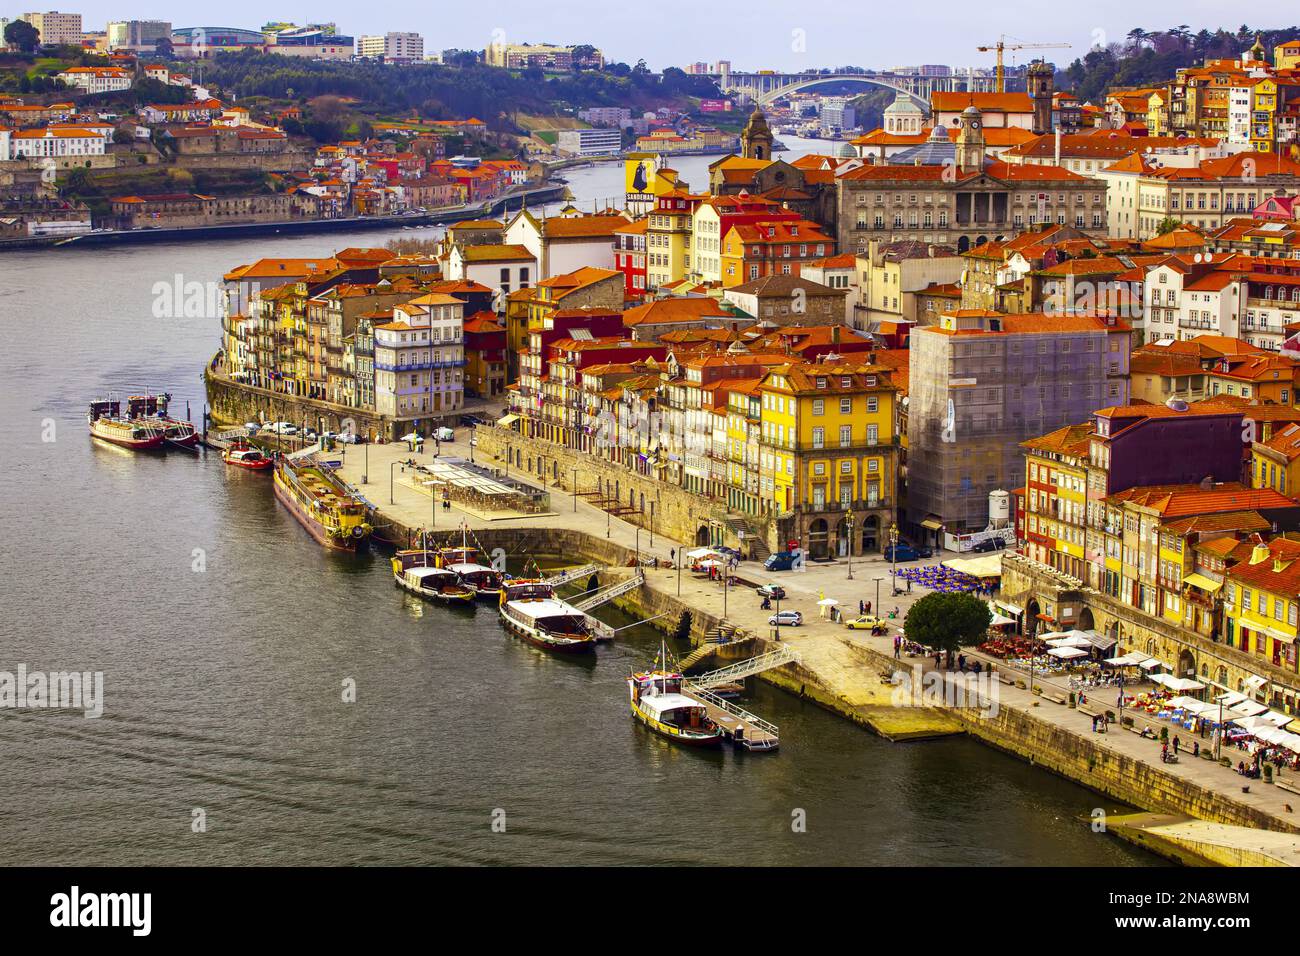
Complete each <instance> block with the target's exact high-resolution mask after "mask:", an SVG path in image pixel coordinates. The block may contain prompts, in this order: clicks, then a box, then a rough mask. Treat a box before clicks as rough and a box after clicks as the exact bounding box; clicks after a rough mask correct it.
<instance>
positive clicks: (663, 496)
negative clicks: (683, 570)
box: [474, 425, 744, 550]
mask: <svg viewBox="0 0 1300 956" xmlns="http://www.w3.org/2000/svg"><path fill="white" fill-rule="evenodd" d="M474 432H475V435H476V437H477V440H478V453H479V455H481V456H483V458H484V460H485V461H486V460H487V458H489V457H491V458H493V459H496V461H497V462H498V463H500V466H501V467H502V468H503V469H504V467H505V462H506V457H507V455H509V457H510V470H511V471H516V470H517V471H520V472H523V473H525V474H529V475H533V476H540V475H545V477H546V482H547V484H548V485H549V486H551V487H552V488H553V489H555V490H556V491H561V490H562V491H567V492H569V493H570V494H571V493H572V492H573V485H574V481H575V478H576V481H577V485H578V494H579V495H581V494H583V493H584V492H589V491H596V490H602V489H604V488H605V487H607V486H608V488H609V489H610V494H611V496H612V497H614V498H616V499H617V501H618V502H619V505H620V506H622V507H632V508H636V509H637V511H635V512H631V513H628V514H621V515H619V516H618V517H619V518H620V519H622V520H624V521H628V522H631V523H632V524H635V525H640V526H641V527H643V528H646V529H649V528H650V527H651V505H652V504H653V506H654V514H653V523H654V530H655V532H656V533H662V534H664V535H666V536H668V537H670V538H675V539H676V540H678V541H691V542H701V543H707V544H725V545H729V546H731V547H734V548H738V549H741V550H744V548H743V544H744V543H743V542H742V541H741V540H740V538H739V536H738V535H737V534H736V532H735V530H733V529H732V528H731V527H730V526H729V525H728V523H727V522H728V519H730V518H733V517H734V516H732V515H731V514H730V513H729V512H728V511H727V509H726V507H725V506H723V505H720V504H717V503H715V502H712V501H709V500H708V499H707V498H702V497H700V496H699V495H697V494H694V493H692V492H689V491H686V490H685V489H683V488H680V487H678V486H676V485H670V484H668V483H666V482H662V481H659V480H657V479H655V478H651V477H649V476H647V475H638V474H636V473H635V472H633V471H629V470H628V469H627V468H625V467H623V466H622V465H619V464H615V463H614V462H611V461H606V460H604V459H602V458H597V457H595V456H594V455H591V454H588V453H586V452H581V451H575V450H573V449H568V448H563V447H561V446H559V445H556V444H554V443H553V442H549V441H545V440H543V439H539V438H528V437H526V436H523V435H520V434H519V433H518V432H515V431H512V430H511V429H508V428H502V427H498V426H484V425H480V426H479V427H478V428H476V429H475V430H474ZM575 469H576V470H577V474H576V476H575V473H574V470H575ZM553 500H555V499H553ZM555 507H556V508H557V509H559V508H560V507H561V502H559V501H558V500H555ZM702 537H703V538H704V539H705V540H703V541H701V539H702Z"/></svg>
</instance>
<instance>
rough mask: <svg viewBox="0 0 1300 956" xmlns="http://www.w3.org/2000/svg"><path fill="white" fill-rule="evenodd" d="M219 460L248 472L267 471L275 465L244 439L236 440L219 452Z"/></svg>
mask: <svg viewBox="0 0 1300 956" xmlns="http://www.w3.org/2000/svg"><path fill="white" fill-rule="evenodd" d="M221 460H222V461H224V462H225V463H226V464H227V465H236V466H238V467H240V468H246V469H248V470H249V471H267V470H268V469H270V468H271V466H272V465H274V464H275V461H274V459H272V458H270V457H268V456H267V455H266V454H265V453H264V452H263V451H262V449H260V448H255V447H254V446H253V445H250V444H249V443H248V440H247V439H245V438H236V439H235V440H234V441H233V442H231V443H230V444H229V445H228V446H226V448H225V449H223V450H222V452H221Z"/></svg>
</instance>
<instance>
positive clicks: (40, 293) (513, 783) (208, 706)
mask: <svg viewBox="0 0 1300 956" xmlns="http://www.w3.org/2000/svg"><path fill="white" fill-rule="evenodd" d="M785 138H786V139H787V141H788V142H791V145H793V146H796V147H797V148H798V149H807V148H810V147H811V148H819V149H820V150H821V151H827V150H828V148H833V146H828V144H811V143H809V144H803V143H799V141H795V140H792V139H791V138H789V137H785ZM787 155H791V154H787ZM793 155H797V152H796V153H794V154H793ZM709 161H710V159H709V158H707V157H696V158H690V159H684V160H682V161H681V162H680V164H679V166H680V171H681V172H682V174H683V178H685V179H687V180H688V181H690V182H691V184H692V185H693V186H695V187H696V188H703V186H704V184H705V177H704V173H703V171H704V169H705V168H706V167H707V165H708V163H709ZM568 178H569V180H570V183H571V188H572V189H573V191H574V193H575V195H576V197H577V198H578V200H579V201H580V202H581V203H584V204H586V203H590V202H591V201H592V200H593V199H595V200H598V201H602V203H603V201H604V200H605V199H606V198H615V197H617V195H618V192H619V190H620V189H621V171H620V169H619V168H618V167H617V166H600V167H592V168H585V169H578V170H572V171H570V173H569V175H568ZM415 234H417V235H418V234H430V235H432V234H434V233H432V232H429V231H424V230H422V231H420V232H419V233H415ZM391 235H401V236H406V235H411V233H406V232H399V233H394V234H385V233H376V232H368V233H359V234H357V235H354V236H353V235H349V236H321V237H310V236H309V237H296V238H292V239H283V240H282V239H277V238H274V237H272V238H265V239H258V240H253V241H248V240H223V241H211V242H204V243H195V244H184V245H179V246H176V247H174V248H161V247H155V246H138V247H131V246H123V247H103V248H98V249H83V250H76V249H66V250H45V251H39V252H28V253H19V254H11V255H6V256H4V257H0V328H2V329H3V333H4V347H3V349H0V383H3V389H2V390H0V403H2V404H0V487H2V488H3V489H4V495H3V499H2V500H3V506H2V507H0V516H2V517H3V520H4V525H5V537H6V544H5V546H4V547H3V548H2V549H0V581H2V582H3V594H4V611H5V613H4V614H3V615H2V616H0V671H8V672H15V671H16V670H17V669H18V667H19V665H26V667H27V668H28V670H29V671H60V670H77V671H102V672H103V674H104V681H105V691H104V696H105V703H104V713H103V716H102V717H100V718H98V719H86V718H84V717H83V716H81V715H80V714H73V713H69V712H55V711H41V710H24V711H13V710H4V711H0V735H3V736H2V738H0V739H3V753H4V773H3V774H0V840H2V841H3V843H4V845H5V847H6V860H7V862H9V863H19V864H71V863H81V864H113V863H116V864H145V863H152V864H308V863H312V864H376V863H397V864H430V863H525V864H544V863H636V862H645V863H662V862H690V863H704V862H714V863H717V862H726V863H737V864H791V863H797V864H811V863H822V864H832V865H837V864H903V865H923V864H977V865H985V864H987V865H996V864H1016V863H1023V864H1045V865H1137V864H1143V865H1145V864H1151V863H1154V862H1156V861H1155V860H1154V859H1153V858H1151V857H1149V856H1147V855H1145V854H1143V853H1140V852H1139V851H1137V850H1134V849H1132V848H1130V847H1128V846H1127V845H1125V844H1122V843H1120V842H1118V841H1116V840H1114V839H1112V838H1110V837H1107V836H1104V835H1096V834H1093V833H1092V832H1090V830H1089V828H1088V827H1087V826H1086V825H1085V824H1083V823H1081V822H1080V820H1081V818H1083V817H1086V816H1087V815H1088V814H1089V813H1090V812H1091V811H1092V810H1093V808H1095V807H1098V806H1102V807H1105V808H1107V809H1113V808H1114V805H1113V804H1112V803H1111V802H1110V801H1107V800H1105V799H1103V798H1100V797H1098V796H1096V795H1094V794H1091V793H1089V792H1088V791H1086V790H1083V789H1081V788H1079V787H1076V786H1073V785H1071V784H1069V783H1067V782H1065V781H1062V780H1060V779H1057V778H1055V777H1053V776H1051V775H1049V774H1047V773H1044V772H1042V771H1039V770H1036V769H1033V768H1031V767H1029V766H1027V765H1025V764H1023V763H1021V762H1019V761H1016V760H1014V759H1011V758H1009V757H1006V756H1004V755H1002V754H1000V753H997V752H994V751H992V750H989V749H987V748H985V747H983V746H981V745H979V744H976V743H974V742H972V741H969V740H965V739H954V740H947V741H939V742H931V743H924V744H911V745H893V744H889V743H887V742H884V741H881V740H878V739H876V738H874V737H872V736H870V735H869V734H867V733H865V732H864V731H862V730H860V729H858V728H856V727H853V726H851V725H850V724H849V723H848V722H846V721H843V720H840V719H838V718H836V717H833V716H831V715H829V714H827V713H825V712H823V711H821V710H819V709H817V708H816V707H814V706H812V705H806V704H802V703H800V702H799V701H797V700H796V699H794V698H792V697H790V696H788V695H785V694H782V693H781V692H778V691H775V690H773V689H771V688H768V687H765V686H758V687H756V688H755V689H754V690H753V696H752V698H751V699H750V700H751V703H750V705H749V706H751V707H752V708H753V709H754V710H755V711H757V712H758V713H760V714H761V715H763V716H765V717H768V718H769V719H771V720H773V721H774V722H776V723H777V724H779V725H780V727H781V731H782V749H781V751H780V752H779V753H778V754H776V755H762V756H755V755H748V754H740V755H737V754H734V753H731V752H725V753H696V752H688V751H682V750H679V749H674V748H672V747H671V746H669V745H667V744H666V743H664V742H662V741H660V740H658V739H656V738H653V737H650V736H648V735H647V734H646V733H645V732H644V731H643V730H642V729H641V728H640V727H639V726H637V725H635V724H633V723H632V721H631V720H630V719H629V717H628V714H627V704H626V691H625V688H624V685H623V682H622V681H623V678H624V677H625V676H626V674H627V673H628V671H629V669H630V668H631V667H633V666H634V665H643V664H645V663H646V662H647V661H648V660H649V658H650V657H651V656H652V655H653V653H654V650H655V649H656V647H657V640H658V639H657V638H656V637H655V636H654V635H653V634H650V633H648V632H647V633H638V630H640V629H636V630H631V631H625V632H623V634H622V635H620V640H619V641H618V642H617V643H616V644H615V645H613V646H606V647H604V648H602V649H601V651H600V652H599V654H598V657H597V660H596V661H595V662H594V663H586V664H583V663H577V662H573V661H567V660H557V659H554V658H552V657H549V656H547V655H545V654H544V653H542V652H539V651H537V650H535V649H533V648H531V647H529V646H528V645H525V644H522V643H521V642H519V641H517V640H515V639H513V638H511V637H510V636H509V635H508V634H507V633H506V632H505V631H504V630H503V629H502V628H501V627H500V626H499V624H498V621H497V618H496V614H495V612H494V610H493V609H490V608H487V607H480V608H478V609H476V610H475V611H473V612H469V613H455V612H452V611H448V610H445V609H441V608H434V607H428V606H425V605H422V604H420V603H419V602H418V601H415V600H413V599H411V598H408V597H407V596H405V595H404V594H402V593H401V592H399V591H397V590H395V589H394V587H393V585H392V582H391V576H390V574H389V571H388V568H387V564H386V561H385V560H384V558H383V556H382V555H374V556H362V557H357V558H353V557H348V556H342V555H332V554H327V553H325V552H324V551H322V549H321V548H319V547H318V546H317V545H315V544H314V543H313V542H312V541H311V539H310V538H308V536H307V535H306V533H305V532H304V531H303V530H302V529H301V528H300V527H299V526H298V525H297V524H296V523H295V522H294V521H293V519H292V518H290V517H289V516H288V515H287V513H286V512H285V511H284V510H283V509H282V508H281V507H280V506H279V505H278V504H277V503H276V501H275V500H274V498H273V497H272V495H271V490H270V483H269V481H268V480H267V479H266V477H265V476H259V475H250V474H234V473H233V470H232V469H228V468H226V467H225V466H224V465H223V464H222V463H221V461H220V459H219V458H217V457H215V456H213V455H206V456H195V455H189V454H184V453H179V452H173V453H169V454H166V455H160V456H156V457H155V456H134V455H131V454H130V453H127V452H123V451H120V450H117V449H114V448H112V447H106V446H103V445H100V444H98V443H92V442H91V441H90V439H89V438H88V437H87V435H86V426H85V417H84V416H85V408H86V404H87V402H88V401H89V400H91V399H92V398H95V397H99V396H102V395H103V394H104V393H106V392H108V391H109V390H110V389H116V390H119V392H124V391H126V390H128V389H131V388H133V387H138V388H143V387H145V386H149V387H152V388H155V389H168V390H170V391H172V392H173V393H174V394H175V396H176V403H175V404H174V406H173V407H174V408H175V409H179V410H181V411H183V410H184V408H185V403H186V401H188V402H190V403H191V408H192V411H193V413H194V415H195V417H196V418H197V417H198V414H199V412H200V410H201V408H202V385H201V382H200V378H199V372H200V369H201V368H202V367H203V364H204V362H205V361H206V360H207V359H208V358H209V357H210V355H211V354H212V352H213V350H214V348H215V347H216V345H217V342H218V324H217V320H216V319H215V318H213V317H211V316H209V317H198V316H196V317H192V318H156V317H155V314H154V310H153V305H154V302H155V300H156V298H157V296H156V293H155V291H154V287H155V284H156V283H164V284H166V283H173V282H174V281H175V277H176V276H181V277H182V279H183V281H195V280H197V281H200V282H215V281H218V280H219V279H220V276H221V274H222V273H223V272H225V271H227V270H228V269H229V268H231V267H233V266H235V265H238V264H240V263H243V262H249V261H252V260H253V259H255V258H258V257H261V256H270V255H282V256H306V255H319V254H324V253H328V252H330V251H332V250H334V249H338V248H342V247H344V246H347V245H380V244H382V243H383V242H384V241H386V240H387V239H389V238H390V237H391ZM611 613H612V612H611ZM345 685H346V686H354V687H355V701H354V702H345V701H344V699H343V698H344V688H345ZM798 819H802V820H804V821H806V825H805V827H804V832H796V831H797V829H798V828H796V827H795V826H792V824H793V823H794V822H795V821H796V820H798ZM494 821H495V822H496V823H497V826H495V827H494V826H493V824H494ZM503 828H504V832H500V831H501V830H502V829H503Z"/></svg>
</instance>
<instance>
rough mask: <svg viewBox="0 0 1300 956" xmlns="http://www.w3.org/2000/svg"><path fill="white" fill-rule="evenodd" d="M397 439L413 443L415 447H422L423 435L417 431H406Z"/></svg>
mask: <svg viewBox="0 0 1300 956" xmlns="http://www.w3.org/2000/svg"><path fill="white" fill-rule="evenodd" d="M399 441H404V442H406V443H407V444H408V445H409V444H412V443H414V444H415V447H416V448H422V447H424V436H423V435H421V434H420V433H419V432H407V433H406V434H405V435H403V436H402V437H401V438H400V439H399Z"/></svg>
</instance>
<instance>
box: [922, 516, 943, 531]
mask: <svg viewBox="0 0 1300 956" xmlns="http://www.w3.org/2000/svg"><path fill="white" fill-rule="evenodd" d="M921 527H922V528H929V529H930V530H931V531H938V530H939V529H940V528H942V527H943V522H942V521H940V520H939V519H938V518H936V517H935V516H934V515H931V516H930V517H928V518H926V519H925V520H924V521H922V522H921Z"/></svg>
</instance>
